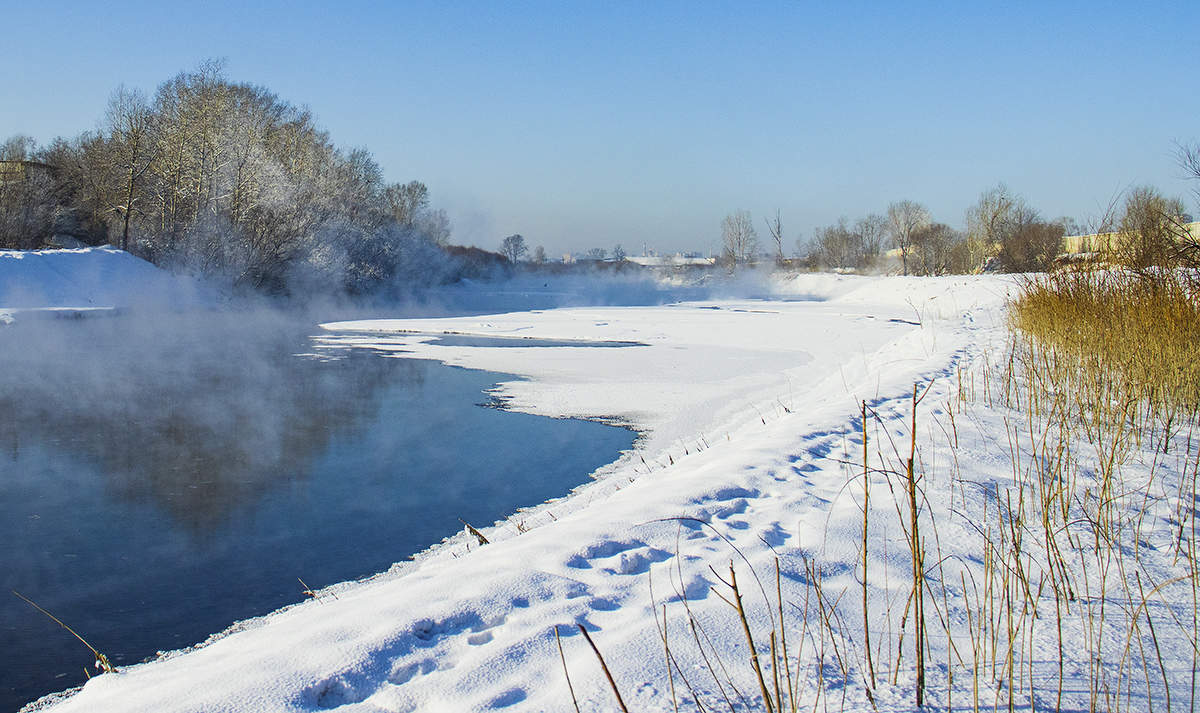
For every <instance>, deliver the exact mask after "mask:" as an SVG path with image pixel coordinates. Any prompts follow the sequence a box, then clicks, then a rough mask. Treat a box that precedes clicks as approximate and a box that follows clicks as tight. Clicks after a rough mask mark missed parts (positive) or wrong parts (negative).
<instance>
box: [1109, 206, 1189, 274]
mask: <svg viewBox="0 0 1200 713" xmlns="http://www.w3.org/2000/svg"><path fill="white" fill-rule="evenodd" d="M1118 232H1119V236H1118V238H1117V241H1116V244H1115V245H1114V246H1113V252H1114V253H1115V254H1114V257H1115V258H1116V260H1117V261H1118V262H1119V263H1121V264H1122V265H1124V266H1126V267H1128V268H1130V269H1131V270H1134V271H1137V272H1144V271H1146V270H1149V269H1151V268H1158V267H1166V268H1173V267H1179V266H1181V265H1189V264H1190V263H1191V262H1192V261H1193V260H1194V258H1195V257H1200V255H1196V254H1195V253H1193V252H1192V250H1191V247H1192V246H1193V245H1194V238H1192V236H1191V233H1190V232H1189V231H1188V229H1187V226H1186V218H1185V212H1184V207H1183V201H1181V200H1179V199H1178V198H1168V197H1166V196H1164V195H1162V194H1161V193H1159V192H1158V191H1157V190H1155V189H1154V188H1151V187H1149V186H1143V187H1140V188H1135V189H1133V190H1131V191H1130V192H1129V195H1128V196H1127V197H1126V199H1125V211H1124V213H1123V214H1122V216H1121V222H1120V225H1119V227H1118ZM1189 266H1190V265H1189Z"/></svg>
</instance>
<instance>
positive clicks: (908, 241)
mask: <svg viewBox="0 0 1200 713" xmlns="http://www.w3.org/2000/svg"><path fill="white" fill-rule="evenodd" d="M887 220H888V233H889V234H890V235H891V238H892V244H893V245H895V246H896V247H897V248H900V262H901V265H902V266H903V269H904V274H905V275H907V274H908V258H909V254H910V253H911V252H912V248H913V236H914V235H915V234H916V232H917V231H918V230H920V229H922V228H926V227H928V226H929V225H930V222H931V219H930V217H929V211H928V210H927V209H926V208H925V206H923V205H921V204H920V203H917V202H914V201H908V200H904V201H897V202H895V203H892V204H891V205H889V206H888V209H887Z"/></svg>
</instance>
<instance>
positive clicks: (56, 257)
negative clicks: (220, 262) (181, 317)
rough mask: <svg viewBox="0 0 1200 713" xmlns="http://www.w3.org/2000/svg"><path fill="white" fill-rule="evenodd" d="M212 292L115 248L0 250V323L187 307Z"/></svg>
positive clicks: (211, 299) (203, 301)
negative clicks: (119, 310) (19, 319)
mask: <svg viewBox="0 0 1200 713" xmlns="http://www.w3.org/2000/svg"><path fill="white" fill-rule="evenodd" d="M215 295H216V293H215V291H213V290H211V289H209V288H207V287H206V286H204V285H203V284H201V283H199V282H197V281H195V280H192V279H189V278H185V277H179V276H176V275H171V274H169V273H166V272H163V271H162V270H159V269H158V268H156V267H154V266H153V265H151V264H150V263H148V262H146V261H144V260H141V259H138V258H136V257H134V256H133V255H130V254H129V253H127V252H124V251H121V250H117V249H114V248H81V249H78V250H30V251H23V250H0V323H8V322H12V321H14V320H15V319H18V318H22V319H31V318H37V317H54V316H64V315H71V316H79V315H81V314H85V313H97V312H104V311H110V310H116V309H127V308H133V309H149V308H152V309H156V310H162V309H169V310H170V309H173V310H178V309H185V308H190V307H196V306H199V305H202V304H211V303H213V302H214V301H215V299H216V296H215Z"/></svg>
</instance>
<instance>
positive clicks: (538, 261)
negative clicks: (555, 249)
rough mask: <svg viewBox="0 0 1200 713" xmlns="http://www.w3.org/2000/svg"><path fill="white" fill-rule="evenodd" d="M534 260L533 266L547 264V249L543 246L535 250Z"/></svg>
mask: <svg viewBox="0 0 1200 713" xmlns="http://www.w3.org/2000/svg"><path fill="white" fill-rule="evenodd" d="M532 260H533V264H535V265H544V264H546V248H544V247H542V246H541V245H539V246H537V247H536V248H534V249H533V258H532Z"/></svg>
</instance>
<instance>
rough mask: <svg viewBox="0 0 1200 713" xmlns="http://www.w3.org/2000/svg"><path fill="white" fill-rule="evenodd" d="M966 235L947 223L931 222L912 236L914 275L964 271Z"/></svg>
mask: <svg viewBox="0 0 1200 713" xmlns="http://www.w3.org/2000/svg"><path fill="white" fill-rule="evenodd" d="M963 243H964V240H963V236H962V235H961V234H960V233H959V232H958V231H956V230H954V229H953V228H951V227H950V226H948V225H946V224H945V223H929V224H927V225H922V226H920V227H918V228H916V229H915V230H914V231H913V232H912V234H911V235H910V236H909V248H910V250H911V252H912V254H911V255H910V256H909V267H910V268H911V269H912V274H914V275H945V274H947V273H950V272H962V271H964V265H963V263H964V262H965V261H964V260H963V259H962V257H963V255H962V253H963V250H962V247H963Z"/></svg>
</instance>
